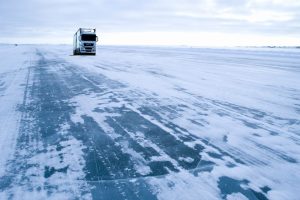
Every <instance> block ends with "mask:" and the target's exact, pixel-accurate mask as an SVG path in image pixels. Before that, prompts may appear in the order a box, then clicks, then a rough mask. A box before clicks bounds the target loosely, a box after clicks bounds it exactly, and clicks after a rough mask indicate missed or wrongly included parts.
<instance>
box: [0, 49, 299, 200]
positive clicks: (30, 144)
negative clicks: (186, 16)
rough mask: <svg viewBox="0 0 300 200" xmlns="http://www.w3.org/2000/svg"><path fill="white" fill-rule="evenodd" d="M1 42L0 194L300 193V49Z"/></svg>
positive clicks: (14, 196)
mask: <svg viewBox="0 0 300 200" xmlns="http://www.w3.org/2000/svg"><path fill="white" fill-rule="evenodd" d="M70 52H71V46H41V45H36V46H30V45H21V46H12V45H1V46H0V55H1V59H0V105H1V106H0V148H1V156H0V199H46V198H47V199H167V200H170V199H184V200H186V199H228V200H229V199H254V200H255V199H260V200H264V199H289V200H293V199H294V200H296V199H299V195H300V192H299V188H300V173H299V171H300V165H299V162H300V50H299V49H298V50H297V49H259V48H257V49H196V48H150V47H149V48H146V47H109V46H106V47H100V48H99V49H98V55H97V56H96V57H89V56H83V57H82V56H70Z"/></svg>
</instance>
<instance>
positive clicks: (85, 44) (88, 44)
mask: <svg viewBox="0 0 300 200" xmlns="http://www.w3.org/2000/svg"><path fill="white" fill-rule="evenodd" d="M84 46H85V47H92V46H94V44H93V43H84Z"/></svg>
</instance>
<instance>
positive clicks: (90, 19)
mask: <svg viewBox="0 0 300 200" xmlns="http://www.w3.org/2000/svg"><path fill="white" fill-rule="evenodd" d="M0 27H1V31H0V42H2V43H16V42H22V43H71V42H72V35H73V33H74V32H75V31H76V30H77V29H78V28H79V27H95V28H97V32H98V34H99V36H100V37H99V38H100V42H101V43H102V44H148V45H149V44H150V45H151V44H152V45H159V44H161V45H199V46H231V45H232V46H234V45H300V0H145V1H141V0H89V1H82V0H26V1H25V0H24V1H22V0H9V1H2V2H1V4H0Z"/></svg>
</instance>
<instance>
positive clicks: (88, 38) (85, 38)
mask: <svg viewBox="0 0 300 200" xmlns="http://www.w3.org/2000/svg"><path fill="white" fill-rule="evenodd" d="M81 40H83V41H96V35H91V34H85V35H81Z"/></svg>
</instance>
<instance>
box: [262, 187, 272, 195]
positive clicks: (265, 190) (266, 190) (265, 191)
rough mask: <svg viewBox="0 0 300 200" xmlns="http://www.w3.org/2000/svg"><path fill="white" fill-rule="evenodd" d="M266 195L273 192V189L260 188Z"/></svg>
mask: <svg viewBox="0 0 300 200" xmlns="http://www.w3.org/2000/svg"><path fill="white" fill-rule="evenodd" d="M260 189H261V190H262V191H263V192H264V193H268V192H269V191H271V188H269V187H268V186H264V187H261V188H260Z"/></svg>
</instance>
